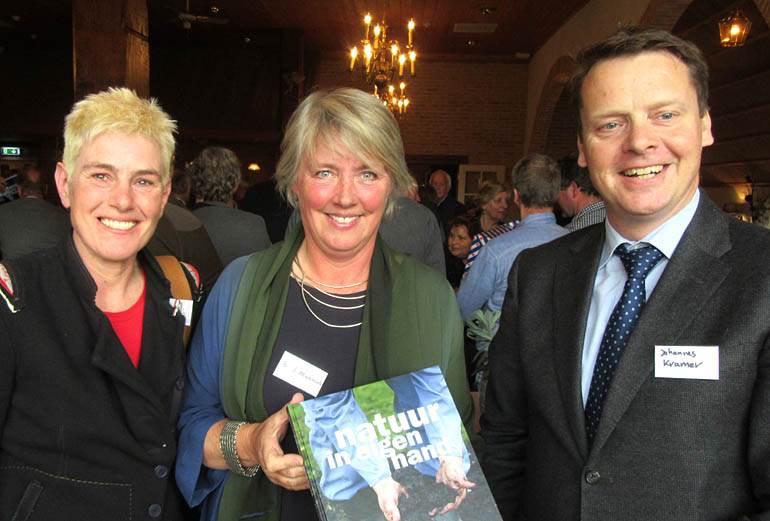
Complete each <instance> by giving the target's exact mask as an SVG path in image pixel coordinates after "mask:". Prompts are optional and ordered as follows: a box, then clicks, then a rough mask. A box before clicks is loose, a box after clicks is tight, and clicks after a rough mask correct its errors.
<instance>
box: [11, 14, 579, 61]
mask: <svg viewBox="0 0 770 521" xmlns="http://www.w3.org/2000/svg"><path fill="white" fill-rule="evenodd" d="M188 3H189V11H187V10H188ZM586 3H587V0H517V1H515V2H514V1H510V0H470V1H469V0H148V6H149V15H150V34H151V38H161V39H167V38H189V37H190V36H191V35H193V36H194V37H204V38H206V37H219V38H223V37H240V38H244V37H249V38H254V37H258V34H259V33H260V32H261V31H264V30H272V29H284V28H294V29H300V30H302V31H303V33H304V35H305V46H306V48H308V49H309V50H310V51H318V52H332V53H333V52H346V51H347V50H348V49H350V47H352V46H353V45H355V44H356V43H358V41H359V40H360V39H361V38H362V36H363V34H362V33H363V22H362V20H363V16H364V15H365V14H366V13H371V15H372V17H373V18H374V19H375V20H377V21H379V20H381V19H382V18H383V17H384V18H385V21H386V23H387V24H388V25H389V27H390V34H392V35H393V36H395V37H396V38H398V39H399V40H403V39H404V38H405V35H406V34H405V33H406V29H405V26H406V22H407V21H408V20H409V19H410V18H413V19H414V20H415V22H416V24H417V28H416V31H415V41H416V44H417V49H418V50H419V51H420V53H421V54H423V55H424V56H426V57H430V56H435V55H439V56H442V57H443V56H446V55H454V56H466V57H468V56H474V55H475V56H494V57H497V58H507V59H511V60H516V59H518V60H519V61H526V60H527V59H528V57H529V56H531V55H532V54H533V53H534V52H535V51H537V50H538V49H539V48H540V47H541V46H542V45H543V44H544V43H545V42H546V41H547V40H548V38H549V37H550V36H551V35H552V34H553V33H554V32H555V31H556V29H558V28H559V27H560V26H561V25H562V24H563V23H564V21H565V20H567V19H568V18H569V17H570V16H572V15H573V14H574V13H575V12H577V11H578V10H579V9H580V8H581V7H583V6H584V5H585V4H586ZM0 4H1V5H0V45H3V44H4V43H5V44H7V43H8V42H9V40H25V39H29V38H30V35H33V34H34V35H35V39H38V40H53V39H59V38H62V37H67V36H68V35H69V34H71V33H70V24H69V23H68V22H69V20H70V13H69V11H70V5H71V1H70V0H3V1H2V2H0ZM212 8H214V9H213V10H212ZM212 11H216V12H212ZM180 12H181V13H185V12H189V13H190V14H193V15H197V16H201V17H207V18H206V19H200V21H193V22H192V23H191V27H190V28H189V29H183V28H182V21H181V20H179V18H178V13H180ZM212 19H219V20H222V19H226V20H228V21H229V22H228V23H227V24H222V25H220V24H215V23H212ZM457 24H477V25H476V28H478V27H479V25H487V26H489V27H492V32H489V33H480V32H476V31H474V29H473V27H472V26H471V27H470V30H471V32H457V31H455V27H456V25H457ZM466 28H467V26H466ZM466 30H467V29H466Z"/></svg>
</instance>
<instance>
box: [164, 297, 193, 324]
mask: <svg viewBox="0 0 770 521" xmlns="http://www.w3.org/2000/svg"><path fill="white" fill-rule="evenodd" d="M168 303H169V304H171V309H173V310H174V313H173V316H176V314H177V313H181V314H182V316H183V317H184V325H185V326H189V325H190V324H192V316H193V301H192V300H188V299H184V298H170V299H168Z"/></svg>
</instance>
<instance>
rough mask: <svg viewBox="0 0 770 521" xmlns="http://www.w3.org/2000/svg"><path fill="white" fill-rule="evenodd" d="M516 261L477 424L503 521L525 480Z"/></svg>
mask: <svg viewBox="0 0 770 521" xmlns="http://www.w3.org/2000/svg"><path fill="white" fill-rule="evenodd" d="M518 267H519V261H518V260H517V261H516V262H515V263H514V265H513V268H512V269H511V271H510V273H509V275H508V289H507V291H506V294H505V300H504V301H503V309H502V313H501V315H500V329H499V330H498V332H497V334H496V335H495V338H494V339H493V340H492V343H491V344H490V346H489V381H488V384H487V395H486V409H485V412H484V416H483V417H482V419H481V434H482V436H483V438H484V441H485V447H484V455H483V457H482V468H483V469H484V474H485V475H486V477H487V481H488V482H489V486H490V488H491V489H492V494H493V496H494V498H495V501H496V502H497V506H498V508H499V509H500V513H501V514H502V516H503V519H504V520H506V521H509V520H513V519H516V515H517V512H518V509H519V498H520V496H521V489H522V484H523V481H524V470H525V463H526V462H525V460H526V444H527V436H528V426H527V403H526V396H525V388H524V376H523V368H522V367H521V358H520V356H519V345H518V344H517V341H518V331H517V327H518V316H517V314H518V302H517V299H518V297H517V274H518Z"/></svg>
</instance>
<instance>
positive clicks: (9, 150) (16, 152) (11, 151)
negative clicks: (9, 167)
mask: <svg viewBox="0 0 770 521" xmlns="http://www.w3.org/2000/svg"><path fill="white" fill-rule="evenodd" d="M0 155H3V156H20V155H21V149H20V148H19V147H0Z"/></svg>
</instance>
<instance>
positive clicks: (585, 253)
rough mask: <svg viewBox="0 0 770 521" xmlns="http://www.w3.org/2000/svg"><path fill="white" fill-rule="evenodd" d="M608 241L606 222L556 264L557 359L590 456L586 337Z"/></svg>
mask: <svg viewBox="0 0 770 521" xmlns="http://www.w3.org/2000/svg"><path fill="white" fill-rule="evenodd" d="M603 244H604V225H600V226H595V227H594V228H593V229H592V230H591V232H590V233H586V234H585V235H584V236H583V237H582V239H581V240H580V241H578V242H576V243H575V244H574V245H572V247H571V248H570V249H569V250H568V252H567V254H566V255H564V256H563V257H562V259H560V261H559V262H558V264H557V266H556V274H555V283H554V286H553V290H554V298H553V302H555V306H554V317H555V320H554V322H555V328H554V330H555V334H554V339H555V342H554V346H553V347H554V358H555V361H556V374H557V377H558V380H559V388H560V390H561V399H562V405H563V407H564V410H565V411H566V413H567V414H566V416H567V422H568V423H569V427H570V430H571V432H572V435H573V438H574V440H575V445H576V447H577V448H578V452H579V453H580V455H581V457H582V458H583V459H585V458H586V457H587V456H588V442H587V440H586V435H585V417H584V414H583V397H582V390H581V365H582V361H581V360H582V353H583V338H584V336H585V330H586V320H587V316H588V310H589V307H590V303H591V293H592V291H593V284H594V278H595V275H596V267H597V264H598V262H599V256H600V255H601V249H602V245H603Z"/></svg>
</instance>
